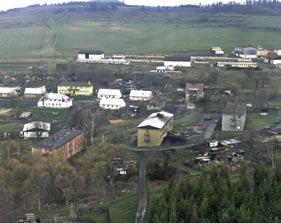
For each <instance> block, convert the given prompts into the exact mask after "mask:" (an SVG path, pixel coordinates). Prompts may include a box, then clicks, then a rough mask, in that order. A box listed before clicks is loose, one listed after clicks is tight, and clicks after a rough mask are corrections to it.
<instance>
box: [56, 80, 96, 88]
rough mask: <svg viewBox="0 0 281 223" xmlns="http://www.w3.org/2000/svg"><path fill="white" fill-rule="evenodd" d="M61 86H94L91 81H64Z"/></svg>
mask: <svg viewBox="0 0 281 223" xmlns="http://www.w3.org/2000/svg"><path fill="white" fill-rule="evenodd" d="M59 86H66V87H68V86H70V87H90V86H92V84H91V83H89V82H82V81H62V82H61V83H60V84H59Z"/></svg>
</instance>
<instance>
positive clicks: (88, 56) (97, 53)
mask: <svg viewBox="0 0 281 223" xmlns="http://www.w3.org/2000/svg"><path fill="white" fill-rule="evenodd" d="M103 58H104V52H103V51H101V50H81V51H79V53H78V56H77V62H88V61H89V62H91V61H95V60H101V59H103Z"/></svg>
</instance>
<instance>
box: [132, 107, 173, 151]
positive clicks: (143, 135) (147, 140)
mask: <svg viewBox="0 0 281 223" xmlns="http://www.w3.org/2000/svg"><path fill="white" fill-rule="evenodd" d="M173 117H174V115H173V114H170V113H168V112H164V111H161V112H157V113H153V114H151V115H150V116H149V117H148V118H147V119H145V120H144V121H143V122H142V123H140V124H139V125H138V126H137V129H138V147H152V146H160V145H161V143H162V141H163V139H164V137H165V136H166V135H167V133H168V132H169V131H171V130H173Z"/></svg>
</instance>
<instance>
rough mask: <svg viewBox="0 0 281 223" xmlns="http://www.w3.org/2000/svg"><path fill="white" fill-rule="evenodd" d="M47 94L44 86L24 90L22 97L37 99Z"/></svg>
mask: <svg viewBox="0 0 281 223" xmlns="http://www.w3.org/2000/svg"><path fill="white" fill-rule="evenodd" d="M45 94H47V89H46V87H45V86H42V87H36V88H25V90H24V97H25V98H39V97H42V96H43V95H45Z"/></svg>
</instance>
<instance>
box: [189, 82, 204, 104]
mask: <svg viewBox="0 0 281 223" xmlns="http://www.w3.org/2000/svg"><path fill="white" fill-rule="evenodd" d="M203 97H204V84H202V83H198V84H192V83H186V85H185V99H186V102H190V101H196V100H198V99H200V98H203Z"/></svg>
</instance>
